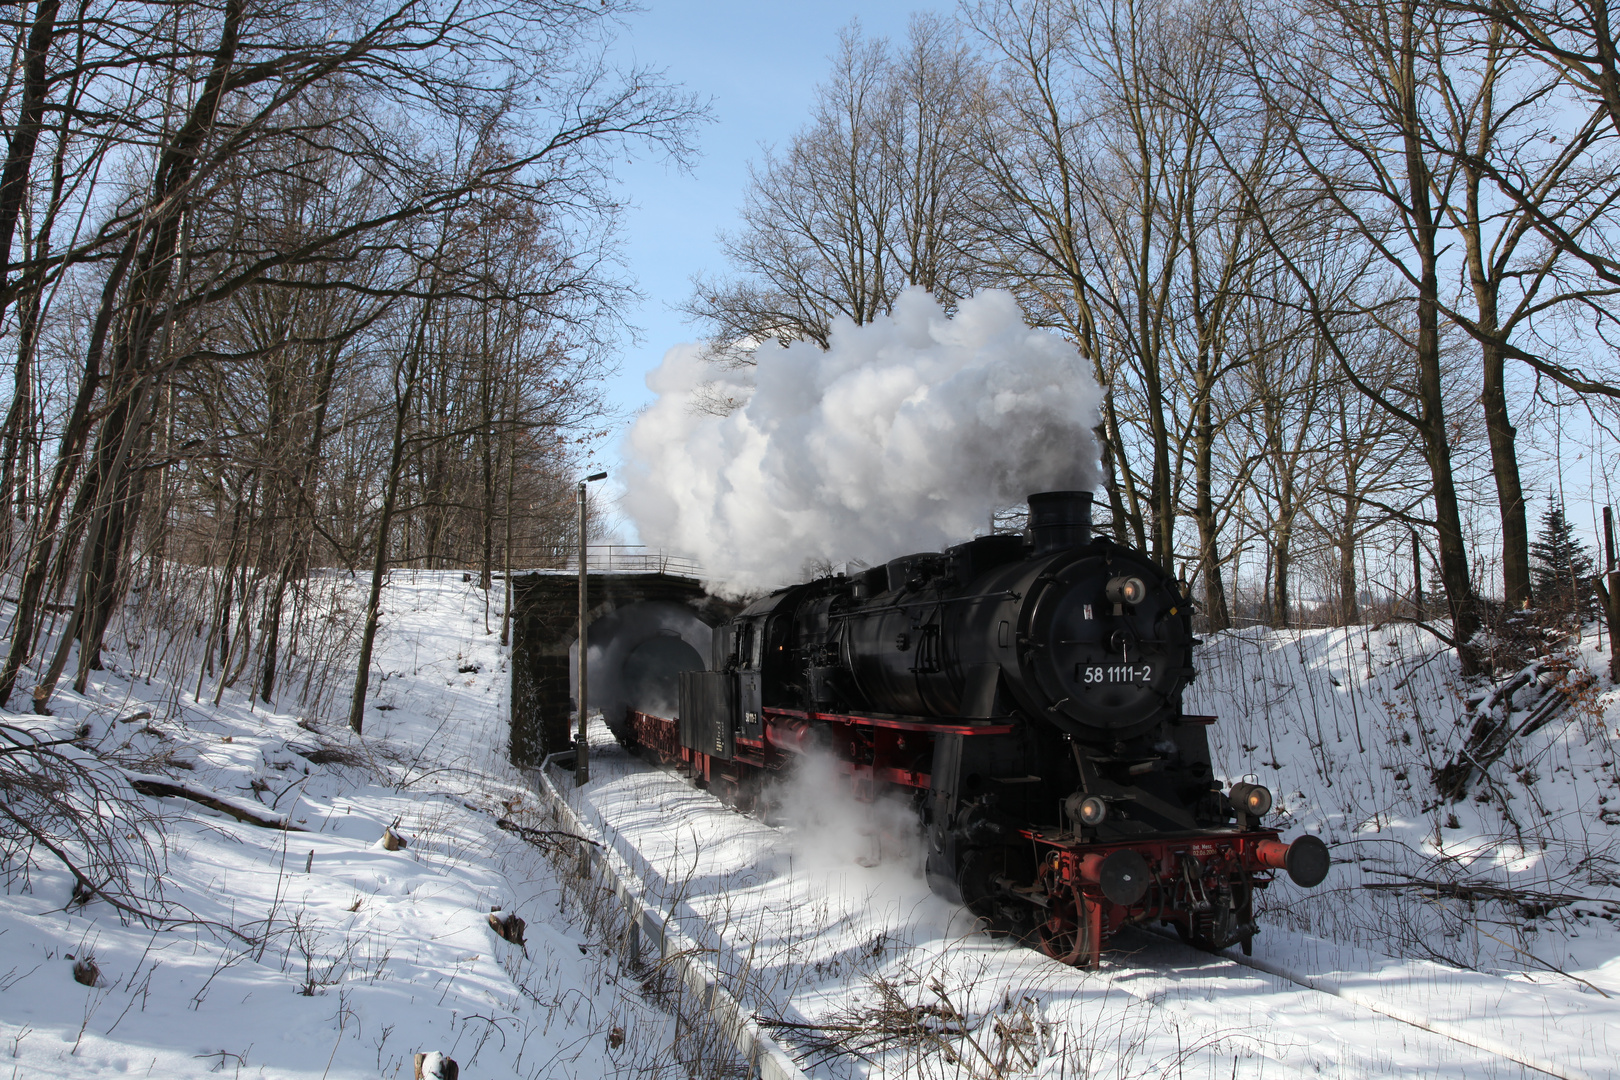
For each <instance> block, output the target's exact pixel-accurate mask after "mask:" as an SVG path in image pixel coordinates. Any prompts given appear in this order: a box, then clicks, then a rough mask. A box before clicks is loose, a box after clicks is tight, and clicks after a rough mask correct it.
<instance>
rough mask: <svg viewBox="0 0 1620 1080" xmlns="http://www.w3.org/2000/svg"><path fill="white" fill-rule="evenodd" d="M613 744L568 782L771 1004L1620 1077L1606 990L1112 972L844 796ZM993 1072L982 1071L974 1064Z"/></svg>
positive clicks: (1357, 1064) (842, 1072) (1300, 1072)
mask: <svg viewBox="0 0 1620 1080" xmlns="http://www.w3.org/2000/svg"><path fill="white" fill-rule="evenodd" d="M592 754H593V758H592V770H593V781H592V783H591V784H590V786H589V787H587V788H586V789H584V790H583V791H574V790H573V789H571V788H570V787H569V786H567V785H566V784H563V785H559V788H560V790H562V791H563V792H564V793H565V795H566V797H568V798H569V799H570V800H571V801H572V802H573V804H574V805H575V807H576V809H577V812H578V813H579V814H580V816H581V817H582V819H584V820H587V821H589V822H590V823H591V824H592V825H593V826H595V827H596V828H598V829H599V830H600V831H601V833H602V835H603V836H604V838H606V839H607V841H608V842H609V843H610V844H611V845H612V846H613V847H614V849H615V850H616V851H617V852H618V853H619V855H620V856H621V857H622V858H623V859H624V861H625V864H626V865H627V866H628V868H629V870H630V871H631V872H632V873H633V874H634V875H635V876H636V878H637V879H638V880H639V881H640V882H641V883H642V885H643V887H644V888H645V890H646V895H645V896H644V897H643V899H644V900H645V902H646V903H647V904H648V905H649V907H651V908H653V909H656V910H659V911H661V912H663V913H664V915H665V916H666V917H667V918H668V920H669V921H670V922H671V923H672V924H674V925H677V926H679V928H680V929H681V930H682V931H683V932H684V933H685V934H686V935H687V936H688V937H689V938H691V939H692V940H693V941H696V942H699V943H700V944H701V945H702V946H703V947H704V948H706V949H712V950H714V952H713V954H712V955H713V957H714V959H715V962H716V963H715V966H716V967H717V968H718V969H719V971H720V972H721V973H722V978H723V979H724V980H725V981H727V982H728V983H729V984H730V988H731V990H732V991H733V992H734V993H735V994H736V996H737V997H738V998H739V999H740V1000H742V1001H744V1002H745V1004H746V1005H747V1006H748V1007H750V1008H752V1009H753V1010H755V1011H756V1013H758V1014H759V1015H761V1016H766V1017H769V1018H772V1019H786V1020H788V1021H790V1022H792V1023H797V1024H811V1025H814V1024H816V1023H818V1022H826V1023H832V1022H833V1021H834V1020H841V1021H848V1020H849V1019H850V1018H852V1017H857V1018H858V1017H859V1016H860V1015H861V1010H862V1009H863V1008H865V1007H866V1006H867V1003H868V1002H869V1000H870V994H871V987H872V986H873V985H874V983H873V980H874V979H882V980H884V981H885V982H887V983H889V984H890V985H893V986H896V987H898V988H900V989H901V990H902V992H903V993H906V994H909V995H911V996H913V997H916V998H919V999H922V998H928V997H929V994H930V991H931V989H932V988H936V987H937V988H938V991H939V992H942V995H943V996H944V997H946V998H948V999H949V1001H950V1004H951V1007H952V1008H955V1009H957V1010H959V1011H960V1012H962V1013H963V1014H966V1015H969V1016H973V1017H978V1018H980V1019H984V1020H986V1022H987V1023H989V1024H990V1027H991V1028H993V1027H994V1024H993V1021H991V1020H989V1019H988V1018H990V1017H992V1015H993V1014H996V1013H998V1012H1007V1011H1008V1010H1011V1009H1018V1008H1022V1010H1023V1013H1022V1014H1023V1015H1028V1013H1029V1007H1027V1006H1026V1004H1025V1003H1034V1005H1033V1007H1034V1009H1035V1011H1036V1013H1037V1014H1038V1015H1039V1017H1040V1023H1041V1027H1042V1034H1041V1035H1040V1036H1039V1038H1038V1039H1037V1041H1038V1042H1039V1043H1040V1046H1041V1052H1042V1053H1043V1054H1046V1055H1047V1058H1045V1059H1043V1060H1047V1061H1048V1063H1049V1064H1050V1063H1051V1062H1052V1061H1053V1060H1056V1059H1057V1058H1061V1057H1062V1056H1063V1055H1065V1054H1067V1055H1069V1056H1070V1057H1071V1058H1073V1059H1075V1060H1079V1059H1082V1058H1083V1059H1085V1061H1086V1062H1087V1063H1088V1064H1087V1067H1088V1068H1091V1069H1096V1068H1097V1065H1098V1063H1099V1062H1109V1063H1111V1066H1110V1067H1107V1068H1105V1069H1103V1070H1101V1071H1100V1075H1121V1076H1129V1075H1144V1076H1146V1075H1158V1074H1162V1073H1165V1072H1167V1071H1170V1069H1171V1067H1172V1066H1173V1067H1174V1071H1173V1072H1171V1073H1170V1074H1171V1075H1179V1076H1180V1077H1196V1076H1201V1075H1208V1076H1210V1077H1217V1076H1218V1077H1223V1078H1224V1077H1227V1076H1232V1075H1239V1076H1264V1077H1279V1078H1280V1077H1296V1076H1298V1077H1306V1076H1309V1077H1322V1076H1343V1077H1362V1076H1422V1077H1436V1078H1449V1077H1459V1078H1460V1077H1468V1078H1475V1077H1546V1076H1555V1077H1559V1078H1561V1080H1612V1078H1617V1077H1620V1067H1617V1065H1616V1061H1617V1051H1620V1010H1614V1011H1611V1010H1610V1008H1609V1007H1610V1006H1611V1005H1613V1004H1616V1003H1609V1002H1602V1001H1601V999H1596V998H1595V996H1594V995H1582V994H1575V993H1572V992H1568V991H1561V990H1559V989H1557V988H1552V989H1546V988H1541V987H1526V986H1523V985H1520V984H1515V983H1510V982H1509V981H1507V980H1503V979H1499V978H1495V977H1492V976H1483V975H1472V974H1469V973H1461V972H1452V971H1450V970H1449V969H1442V968H1439V967H1438V966H1437V965H1421V964H1420V965H1399V964H1397V963H1396V962H1394V961H1389V962H1388V965H1386V969H1385V970H1382V971H1378V970H1374V971H1371V972H1368V973H1367V974H1365V975H1362V974H1361V973H1359V972H1348V973H1347V972H1345V971H1340V970H1335V969H1334V968H1333V966H1332V965H1331V963H1328V964H1324V963H1323V962H1322V960H1323V958H1322V957H1317V958H1316V961H1317V962H1315V963H1313V962H1312V957H1311V956H1310V955H1308V950H1306V952H1304V953H1301V952H1299V951H1298V950H1296V952H1295V953H1293V954H1284V953H1281V952H1277V951H1268V949H1266V948H1260V949H1257V955H1256V956H1255V957H1254V958H1252V959H1244V960H1240V959H1239V958H1236V957H1227V956H1211V955H1209V954H1206V953H1202V952H1199V951H1197V950H1194V949H1191V948H1188V947H1187V946H1184V945H1182V944H1181V943H1180V942H1178V941H1174V940H1170V939H1167V938H1164V937H1161V936H1159V935H1157V934H1154V933H1149V932H1143V931H1136V932H1132V933H1131V934H1129V935H1128V936H1125V937H1122V938H1121V940H1120V944H1121V945H1124V946H1125V948H1121V949H1116V950H1115V951H1114V952H1113V953H1111V954H1110V955H1109V956H1108V958H1107V959H1108V962H1107V963H1106V964H1105V966H1104V969H1103V970H1102V971H1098V972H1082V971H1076V970H1074V969H1071V968H1067V967H1063V966H1061V965H1058V964H1056V963H1055V962H1053V961H1050V960H1047V959H1046V958H1045V957H1043V956H1041V955H1039V954H1037V953H1035V952H1034V951H1032V950H1029V949H1023V948H1017V947H1012V946H1009V945H1008V944H1006V943H1004V942H997V941H993V940H991V939H990V938H989V937H987V936H986V935H983V934H978V933H975V932H974V931H973V928H972V926H971V925H970V922H969V919H970V916H968V914H967V913H966V912H965V911H964V910H962V909H961V908H959V907H956V906H955V905H951V904H948V903H946V902H945V901H943V900H941V899H940V898H938V897H935V896H933V895H932V894H931V893H929V891H928V889H927V886H926V884H925V883H924V882H923V881H922V880H921V877H920V874H917V873H915V872H914V870H913V867H912V865H911V864H910V863H908V862H907V860H906V857H905V856H906V853H904V852H901V851H897V850H894V848H893V846H892V844H891V846H890V850H887V851H885V850H883V847H884V844H885V840H884V836H883V834H884V830H883V829H882V828H881V827H874V826H881V824H882V823H881V821H876V822H875V821H874V820H873V819H872V818H870V817H865V818H862V817H857V816H856V815H854V814H853V813H851V812H850V809H851V808H850V807H848V806H847V804H842V803H840V802H839V801H837V800H835V799H834V798H833V797H832V792H830V791H827V790H823V789H820V788H818V787H817V786H816V785H814V784H811V785H808V786H807V790H796V791H792V792H790V793H789V795H788V803H789V807H788V810H789V813H790V814H791V815H793V816H795V819H796V820H797V819H799V818H807V819H810V823H809V824H798V825H791V826H785V827H782V828H777V827H773V826H771V825H768V824H766V823H764V822H763V821H760V820H758V819H756V818H753V817H748V816H744V815H741V814H738V813H736V812H735V811H732V810H730V809H728V808H726V807H725V806H723V805H722V804H720V803H719V802H718V801H717V800H715V799H714V798H712V797H711V796H710V795H708V794H707V793H706V792H702V791H699V790H696V789H694V788H692V787H691V786H690V785H689V784H688V783H687V782H686V780H685V779H684V778H682V777H680V776H678V775H676V774H675V773H674V772H673V771H671V770H666V769H663V768H660V767H655V766H652V765H649V764H647V763H644V762H642V761H639V760H637V759H635V758H633V757H631V756H629V755H628V754H626V753H624V752H623V751H622V750H620V749H619V748H618V747H617V746H616V745H614V744H613V743H611V742H610V741H608V737H607V736H606V734H605V732H601V733H598V734H597V736H596V738H595V739H593V747H592ZM818 815H819V820H816V819H817V818H818ZM1280 936H1285V935H1281V934H1279V933H1278V932H1272V934H1271V935H1270V937H1269V938H1262V939H1261V941H1266V942H1269V940H1271V939H1274V938H1277V937H1280ZM1323 948H1328V949H1331V947H1330V946H1323ZM1327 960H1329V961H1342V960H1343V957H1339V956H1335V957H1328V958H1327ZM789 1041H790V1042H791V1040H789ZM890 1053H891V1057H892V1056H893V1054H894V1053H895V1052H894V1051H891V1052H890ZM904 1053H905V1052H904V1051H901V1052H900V1057H901V1058H903V1057H904ZM897 1065H901V1066H903V1062H901V1061H899V1060H898V1059H897V1060H896V1061H886V1060H885V1059H884V1058H883V1057H882V1056H881V1055H880V1056H878V1057H876V1058H874V1059H873V1061H872V1062H870V1063H868V1064H866V1065H863V1064H861V1063H860V1062H858V1061H857V1060H855V1059H853V1058H846V1059H840V1060H827V1061H825V1062H823V1063H822V1064H820V1065H819V1066H818V1067H817V1068H816V1069H814V1070H812V1074H813V1075H815V1076H817V1077H820V1076H823V1075H831V1076H846V1075H848V1076H860V1075H874V1076H876V1075H884V1074H885V1073H887V1074H888V1075H896V1074H897V1071H896V1070H897ZM902 1071H903V1069H902ZM1060 1072H1062V1069H1060V1068H1059V1066H1058V1065H1056V1064H1052V1065H1051V1075H1054V1076H1056V1075H1059V1074H1060ZM973 1074H974V1073H973V1070H972V1066H971V1064H969V1066H968V1069H967V1071H965V1072H964V1073H963V1075H973ZM1033 1074H1034V1075H1043V1074H1044V1073H1043V1071H1042V1067H1040V1066H1038V1067H1037V1068H1036V1069H1035V1070H1033ZM1068 1075H1073V1072H1072V1066H1071V1071H1070V1072H1069V1073H1068Z"/></svg>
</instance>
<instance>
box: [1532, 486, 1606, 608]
mask: <svg viewBox="0 0 1620 1080" xmlns="http://www.w3.org/2000/svg"><path fill="white" fill-rule="evenodd" d="M1591 576H1592V556H1591V555H1590V554H1589V553H1588V552H1587V550H1586V545H1585V544H1583V543H1581V541H1580V540H1579V538H1577V537H1576V535H1575V527H1574V526H1573V525H1571V524H1570V523H1569V519H1568V518H1567V517H1565V516H1564V507H1563V504H1562V503H1555V504H1553V505H1552V506H1549V507H1548V508H1547V509H1546V510H1545V511H1543V513H1542V515H1541V531H1540V532H1539V533H1538V534H1537V535H1536V539H1535V541H1534V542H1533V543H1532V544H1531V545H1530V577H1531V580H1532V583H1533V585H1534V588H1535V594H1536V603H1537V604H1539V605H1540V606H1541V607H1544V608H1562V609H1572V608H1575V607H1577V606H1579V605H1583V604H1584V603H1585V601H1586V599H1587V596H1588V594H1589V593H1590V591H1591V584H1590V583H1589V582H1588V581H1587V580H1586V579H1588V578H1590V577H1591Z"/></svg>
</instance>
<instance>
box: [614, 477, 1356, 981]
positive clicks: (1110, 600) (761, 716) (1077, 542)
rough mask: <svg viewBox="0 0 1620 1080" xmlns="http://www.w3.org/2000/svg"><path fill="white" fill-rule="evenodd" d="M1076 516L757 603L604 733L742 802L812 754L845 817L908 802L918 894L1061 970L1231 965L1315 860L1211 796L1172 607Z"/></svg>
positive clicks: (1266, 803) (1068, 504)
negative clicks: (921, 883) (1262, 910)
mask: <svg viewBox="0 0 1620 1080" xmlns="http://www.w3.org/2000/svg"><path fill="white" fill-rule="evenodd" d="M1091 501H1092V496H1091V494H1090V493H1089V492H1076V491H1056V492H1046V493H1044V494H1038V495H1032V496H1030V499H1029V528H1028V530H1027V533H1026V535H1024V536H1017V535H995V536H985V537H980V538H978V539H975V540H971V541H969V542H967V543H963V544H959V545H957V546H955V547H952V548H949V549H948V550H946V551H944V552H938V553H936V552H927V553H923V554H917V555H907V556H905V557H903V558H898V559H894V560H892V561H891V562H889V563H888V564H886V565H883V566H875V567H872V568H871V569H868V570H864V571H862V572H860V573H856V574H852V575H849V576H845V575H838V576H834V577H825V578H820V579H818V580H815V581H810V582H806V583H804V584H801V585H794V586H791V587H789V588H785V589H781V590H779V591H777V592H775V593H772V594H771V595H769V596H767V597H764V598H763V599H761V600H758V601H757V602H755V603H753V604H752V605H750V606H749V607H747V608H745V609H744V610H743V611H741V612H740V613H739V614H738V615H736V616H735V617H734V618H733V619H732V620H731V621H730V622H729V623H728V624H727V625H725V626H722V627H718V628H717V629H716V631H715V644H714V655H713V664H712V668H713V669H712V670H707V671H688V672H683V673H681V675H680V707H679V715H678V716H677V717H663V716H657V715H653V714H651V713H647V712H639V711H635V710H630V711H628V712H627V714H626V715H625V716H624V717H622V718H614V720H613V721H612V724H611V726H612V727H613V729H614V733H615V735H616V736H617V737H618V738H619V740H620V741H621V742H623V743H624V744H625V745H627V746H630V747H632V748H642V749H643V750H645V751H651V752H654V753H656V754H657V755H659V756H661V757H663V758H664V759H666V760H669V761H673V762H677V763H679V764H681V765H682V766H683V767H685V768H687V769H689V770H690V771H691V773H692V775H693V776H694V778H695V779H696V781H697V782H698V783H700V784H703V785H705V786H708V787H711V788H713V789H715V790H717V791H718V792H719V793H721V794H722V795H724V796H726V797H728V798H730V799H733V800H736V801H741V802H744V803H747V802H749V801H751V800H752V798H753V797H754V795H755V794H756V793H757V791H758V790H759V785H760V784H761V783H762V782H763V781H764V780H765V779H766V778H768V777H769V776H770V775H771V774H772V773H774V772H777V771H779V770H781V769H782V768H784V767H785V766H787V765H789V764H790V763H791V762H792V761H793V760H794V759H795V758H796V757H797V756H799V755H803V754H806V753H810V752H815V751H822V752H827V753H830V754H832V755H833V756H834V757H835V758H836V760H837V761H838V763H839V765H840V768H841V769H842V771H843V773H844V774H845V776H846V777H847V778H848V780H849V783H850V795H851V797H854V798H859V799H872V798H875V797H877V796H878V795H880V794H883V793H892V792H899V793H902V794H905V795H907V796H909V797H910V798H911V799H912V800H913V801H914V802H915V805H916V807H917V810H918V812H919V814H920V816H921V819H922V823H923V830H924V836H925V840H926V843H927V869H928V876H929V881H930V883H931V885H932V886H933V887H934V889H935V890H936V891H937V892H940V893H943V894H945V895H947V896H949V897H952V898H953V899H958V900H960V901H961V902H962V903H964V904H966V905H967V906H968V907H969V908H970V909H971V910H972V911H974V912H975V913H976V914H978V915H980V916H982V917H983V918H985V919H986V920H987V921H988V923H989V924H990V926H991V927H993V928H994V929H996V930H998V931H1001V932H1005V933H1010V934H1014V935H1017V936H1019V937H1021V938H1023V939H1025V940H1028V941H1031V942H1032V943H1036V944H1038V945H1039V946H1040V947H1042V948H1044V949H1045V950H1046V952H1047V953H1048V954H1050V955H1052V956H1054V957H1057V958H1059V959H1062V960H1063V961H1065V962H1067V963H1070V964H1083V965H1087V966H1096V964H1097V963H1098V958H1099V953H1100V951H1101V949H1102V946H1103V945H1104V943H1106V942H1107V940H1108V939H1109V937H1110V936H1111V935H1112V934H1113V933H1114V932H1115V931H1117V930H1118V929H1119V928H1121V927H1123V926H1125V925H1128V924H1132V923H1144V922H1164V923H1169V924H1171V925H1174V926H1175V927H1176V928H1177V929H1178V930H1179V931H1180V933H1181V934H1182V936H1183V937H1184V938H1185V939H1187V940H1189V941H1192V942H1194V943H1196V944H1198V945H1200V946H1202V947H1204V948H1209V949H1219V948H1224V947H1226V946H1229V945H1232V944H1234V943H1241V944H1242V946H1243V948H1244V951H1245V952H1247V951H1248V950H1249V947H1250V940H1251V938H1252V936H1253V935H1254V933H1255V932H1256V927H1255V923H1254V897H1255V891H1256V890H1257V889H1262V888H1265V887H1266V885H1267V884H1269V883H1270V882H1271V880H1272V878H1273V875H1274V873H1275V872H1276V871H1278V870H1286V872H1287V873H1288V874H1289V876H1290V877H1291V878H1292V879H1293V880H1294V881H1295V882H1296V883H1297V884H1299V885H1302V886H1307V887H1309V886H1315V885H1317V884H1320V883H1321V881H1322V880H1323V879H1324V877H1325V876H1326V874H1327V871H1328V863H1329V858H1328V852H1327V848H1326V846H1325V845H1324V844H1323V843H1322V841H1321V840H1320V839H1318V838H1316V837H1314V836H1309V835H1305V836H1301V837H1299V838H1298V839H1296V840H1294V841H1293V842H1292V843H1283V842H1282V841H1281V839H1280V837H1279V834H1278V832H1277V830H1276V829H1273V828H1268V827H1266V825H1265V824H1264V822H1265V818H1266V815H1267V813H1268V812H1269V811H1270V809H1271V801H1272V800H1271V794H1270V792H1269V791H1267V790H1266V789H1265V788H1264V787H1261V786H1260V785H1258V784H1250V783H1241V782H1240V783H1235V784H1233V785H1232V786H1231V787H1230V788H1224V789H1223V786H1222V785H1221V784H1220V783H1219V782H1218V781H1217V780H1216V779H1215V778H1214V776H1213V774H1212V771H1211V768H1210V753H1209V739H1208V734H1207V731H1206V728H1207V726H1208V725H1209V724H1212V723H1214V721H1215V718H1214V717H1210V716H1194V715H1188V714H1187V713H1185V712H1184V711H1183V710H1182V691H1183V689H1184V688H1185V687H1186V685H1187V684H1188V682H1189V681H1190V680H1191V679H1192V678H1193V676H1194V668H1193V645H1194V643H1195V642H1194V639H1193V636H1192V628H1191V611H1190V604H1189V601H1188V599H1187V597H1186V596H1185V594H1184V593H1183V591H1182V586H1181V585H1180V583H1179V582H1177V581H1175V580H1174V579H1172V578H1171V577H1170V576H1169V575H1167V574H1166V573H1165V572H1164V571H1163V570H1162V569H1161V568H1160V567H1159V566H1158V565H1157V564H1156V563H1155V562H1153V561H1152V560H1150V559H1149V558H1147V557H1146V556H1144V555H1143V554H1142V553H1141V552H1138V551H1135V550H1133V549H1131V548H1128V547H1124V546H1122V545H1120V544H1118V543H1116V542H1115V541H1113V540H1112V539H1110V538H1109V537H1107V536H1100V535H1093V534H1092V529H1091Z"/></svg>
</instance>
